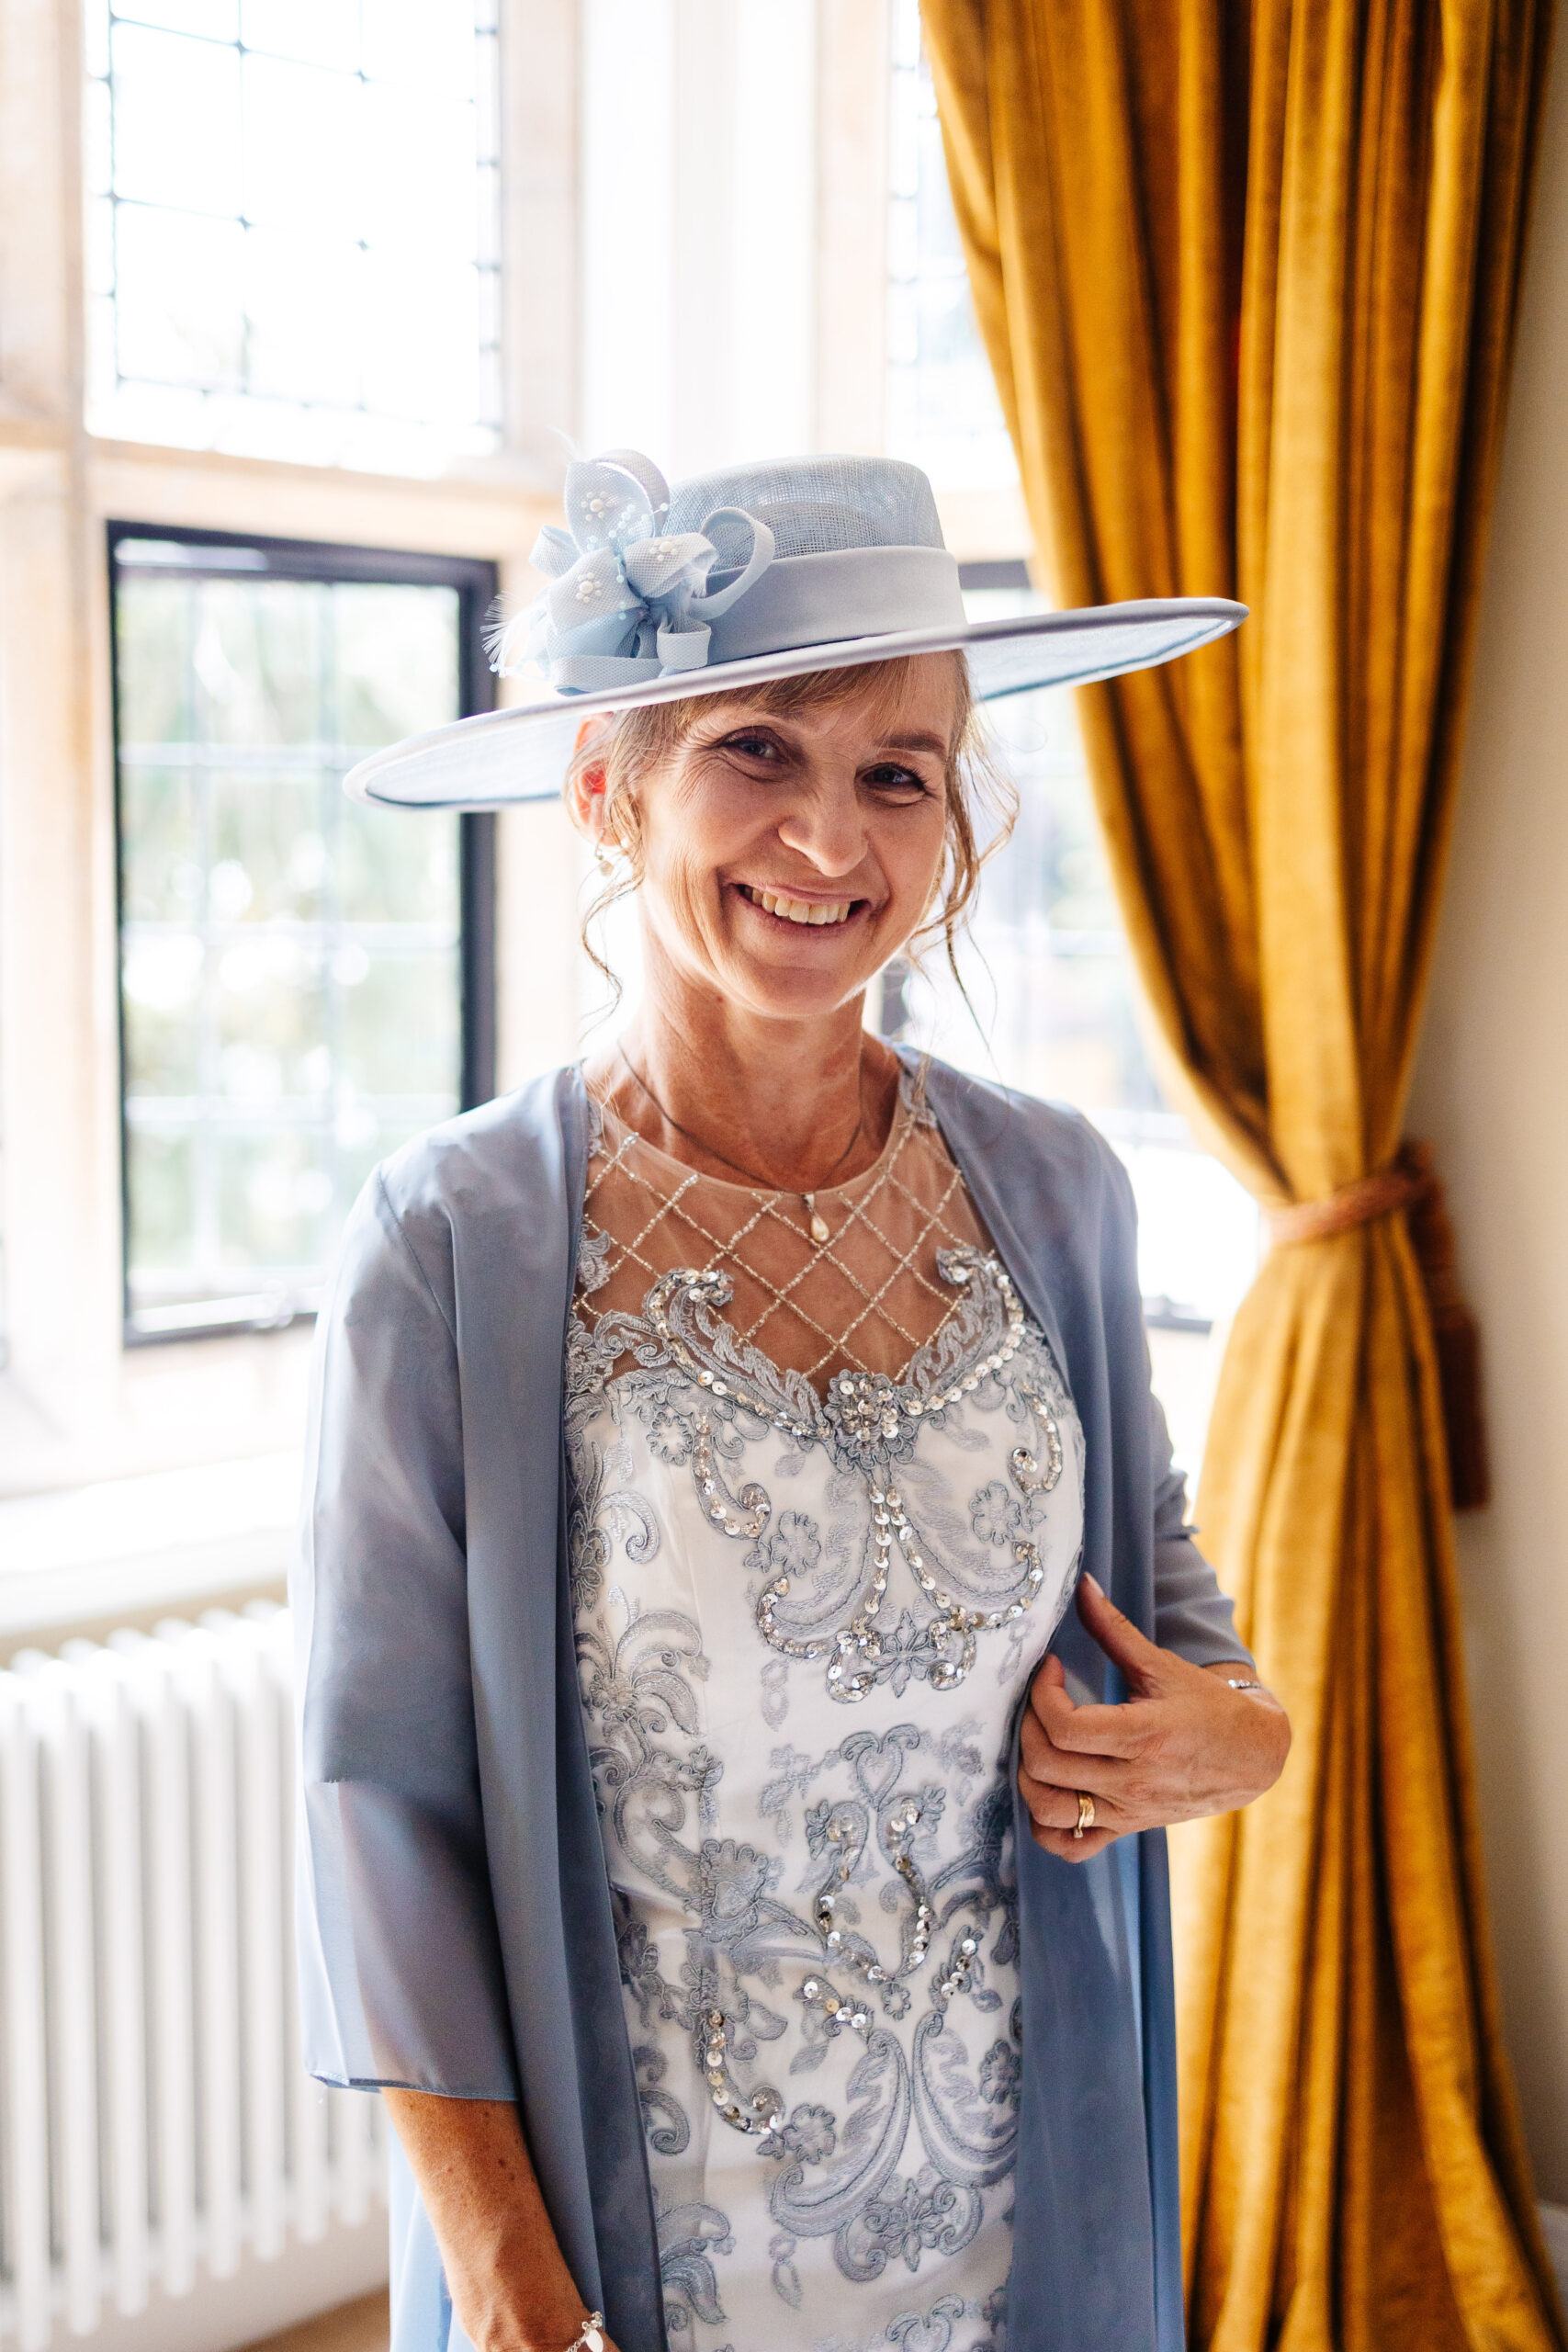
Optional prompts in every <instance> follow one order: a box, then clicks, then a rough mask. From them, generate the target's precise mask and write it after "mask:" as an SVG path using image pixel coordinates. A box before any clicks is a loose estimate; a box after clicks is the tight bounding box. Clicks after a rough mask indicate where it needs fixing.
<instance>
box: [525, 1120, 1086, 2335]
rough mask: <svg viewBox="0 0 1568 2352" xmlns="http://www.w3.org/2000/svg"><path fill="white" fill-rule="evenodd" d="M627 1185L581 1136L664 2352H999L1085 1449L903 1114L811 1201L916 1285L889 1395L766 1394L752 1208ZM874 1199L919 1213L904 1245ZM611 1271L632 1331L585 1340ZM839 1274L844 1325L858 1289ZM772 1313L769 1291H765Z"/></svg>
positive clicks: (650, 1168)
mask: <svg viewBox="0 0 1568 2352" xmlns="http://www.w3.org/2000/svg"><path fill="white" fill-rule="evenodd" d="M631 1157H633V1152H632V1150H631V1148H629V1147H628V1146H627V1145H626V1141H625V1138H624V1137H623V1136H617V1135H616V1134H615V1131H614V1130H613V1129H612V1128H611V1127H610V1125H609V1122H608V1121H606V1122H605V1123H604V1127H596V1129H595V1133H594V1136H593V1139H592V1160H591V1179H590V1196H591V1200H590V1205H591V1211H592V1210H596V1209H597V1208H598V1207H599V1206H600V1205H601V1204H603V1206H604V1213H605V1214H604V1223H603V1224H600V1222H599V1220H598V1217H597V1216H593V1215H591V1217H590V1222H589V1227H588V1229H587V1231H586V1234H585V1239H584V1246H583V1251H582V1258H581V1268H580V1277H579V1297H578V1302H577V1309H576V1312H575V1313H574V1316H573V1317H572V1321H571V1326H570V1332H569V1339H568V1359H569V1362H568V1446H569V1456H570V1472H571V1493H570V1514H571V1515H570V1560H571V1570H572V1579H573V1600H574V1607H575V1611H576V1624H577V1647H578V1658H579V1668H580V1675H581V1690H582V1696H583V1705H584V1711H585V1716H586V1721H587V1724H588V1729H589V1739H590V1747H591V1753H592V1764H593V1771H594V1779H595V1786H596V1789H597V1792H598V1796H599V1802H600V1807H601V1813H602V1818H603V1826H604V1845H605V1853H606V1859H607V1862H608V1867H609V1874H610V1879H611V1884H612V1891H613V1897H614V1901H615V1907H616V1917H617V1928H618V1934H619V1940H620V1950H621V1964H622V1977H623V1985H624V1994H625V1999H626V2016H627V2021H628V2026H629V2029H630V2032H631V2040H632V2047H633V2053H634V2060H635V2064H636V2066H637V2079H638V2083H639V2086H640V2088H641V2093H642V2099H643V2108H644V2115H645V2120H646V2127H647V2136H648V2149H649V2168H650V2174H651V2178H652V2183H653V2189H654V2198H655V2205H656V2210H657V2214H658V2222H659V2233H660V2259H661V2267H662V2273H663V2282H664V2293H665V2305H666V2316H667V2324H668V2328H669V2334H670V2340H671V2346H672V2347H673V2348H674V2352H797V2347H798V2352H806V2347H807V2346H811V2347H818V2346H821V2347H824V2348H825V2347H829V2346H831V2347H832V2348H833V2352H884V2347H886V2352H893V2347H895V2346H897V2347H900V2352H914V2348H915V2347H919V2352H925V2347H931V2352H1002V2346H1003V2345H1004V2342H1005V2314H1006V2291H1007V2278H1008V2272H1009V2267H1010V2251H1011V2246H1010V2234H1011V2215H1010V2205H1011V2196H1010V2176H1011V2172H1012V2168H1013V2157H1014V2150H1015V2146H1016V2139H1017V2120H1018V2112H1017V2101H1018V2087H1019V2080H1020V2073H1021V2062H1020V2024H1019V1996H1018V1980H1017V1934H1016V1924H1015V1917H1014V1911H1013V1905H1012V1885H1013V1873H1012V1852H1011V1811H1010V1789H1009V1785H1008V1770H1009V1766H1008V1752H1009V1747H1010V1731H1011V1724H1012V1720H1013V1716H1014V1713H1015V1710H1016V1706H1017V1703H1018V1702H1019V1700H1020V1698H1021V1695H1022V1693H1023V1691H1024V1690H1025V1688H1026V1686H1027V1682H1028V1679H1029V1677H1030V1675H1031V1673H1032V1670H1033V1668H1034V1667H1035V1665H1036V1664H1037V1663H1038V1660H1039V1657H1040V1656H1041V1654H1042V1653H1043V1649H1044V1647H1045V1645H1046V1643H1047V1641H1048V1640H1049V1638H1050V1634H1051V1633H1052V1631H1053V1630H1054V1628H1055V1623H1056V1622H1057V1621H1058V1619H1059V1617H1060V1615H1061V1612H1062V1611H1063V1610H1064V1608H1065V1607H1066V1602H1067V1600H1068V1597H1069V1595H1070V1592H1071V1589H1072V1584H1073V1580H1074V1577H1075V1575H1076V1569H1077V1557H1078V1551H1079V1544H1080V1540H1081V1532H1082V1468H1083V1462H1082V1455H1083V1441H1082V1434H1081V1430H1080V1429H1079V1425H1078V1421H1077V1415H1076V1413H1075V1411H1074V1409H1073V1406H1072V1401H1071V1398H1070V1397H1069V1396H1068V1394H1067V1392H1066V1387H1065V1385H1064V1383H1063V1381H1062V1379H1061V1376H1060V1374H1059V1372H1058V1370H1057V1368H1056V1365H1055V1362H1054V1360H1053V1358H1052V1355H1051V1351H1050V1349H1049V1347H1048V1345H1047V1343H1046V1341H1045V1340H1044V1338H1043V1334H1042V1333H1041V1332H1040V1331H1039V1329H1037V1328H1036V1327H1035V1325H1034V1324H1033V1322H1032V1319H1031V1318H1030V1317H1028V1316H1027V1314H1026V1313H1025V1311H1024V1309H1023V1307H1022V1306H1021V1302H1020V1301H1019V1299H1018V1297H1017V1295H1016V1294H1015V1292H1014V1290H1013V1288H1012V1285H1011V1283H1010V1279H1009V1277H1008V1275H1007V1272H1006V1270H1005V1268H1003V1267H1002V1266H1001V1264H1000V1262H999V1261H998V1259H997V1258H996V1257H995V1255H994V1253H993V1252H992V1251H991V1250H990V1249H989V1248H988V1246H987V1243H986V1237H985V1236H984V1233H983V1231H982V1230H981V1229H980V1227H979V1226H978V1221H977V1219H976V1217H975V1216H974V1212H973V1209H972V1206H971V1205H970V1204H968V1203H967V1196H966V1195H962V1197H960V1196H959V1195H958V1194H955V1193H954V1192H953V1189H952V1188H953V1185H954V1184H957V1182H958V1180H957V1175H956V1170H953V1168H952V1163H951V1161H950V1160H948V1159H947V1156H946V1152H945V1147H944V1146H942V1142H941V1138H940V1136H938V1135H937V1134H936V1132H935V1130H934V1128H933V1127H931V1125H930V1123H929V1121H922V1120H921V1117H920V1114H919V1105H918V1103H911V1102H910V1101H909V1100H908V1097H906V1100H905V1102H904V1103H902V1105H901V1106H900V1113H899V1118H898V1121H897V1123H896V1127H895V1133H894V1135H893V1136H892V1137H890V1140H889V1147H888V1152H887V1153H886V1154H885V1155H884V1156H883V1160H882V1161H881V1162H879V1166H878V1169H877V1170H873V1171H871V1175H870V1177H869V1178H863V1179H861V1180H858V1191H857V1187H854V1186H846V1187H844V1188H842V1193H841V1196H840V1195H839V1194H829V1193H823V1194H819V1195H818V1203H817V1204H818V1208H819V1209H821V1210H822V1211H823V1213H824V1214H825V1216H826V1217H827V1219H828V1221H829V1224H830V1225H831V1226H833V1227H834V1228H835V1234H836V1238H839V1239H840V1240H842V1238H843V1237H844V1236H846V1235H849V1234H851V1231H852V1227H856V1225H857V1218H856V1216H855V1213H854V1212H855V1207H856V1202H857V1200H859V1201H862V1202H863V1201H864V1200H865V1199H866V1198H867V1197H870V1198H872V1199H873V1200H874V1201H877V1202H880V1203H881V1204H882V1205H881V1207H879V1208H877V1209H875V1210H874V1212H873V1214H874V1217H875V1219H876V1220H877V1230H878V1231H879V1232H880V1233H881V1234H882V1236H883V1238H884V1239H886V1244H887V1250H888V1253H889V1259H890V1260H892V1259H901V1258H903V1257H905V1256H906V1255H908V1256H910V1257H911V1258H916V1259H918V1258H920V1255H921V1252H922V1250H923V1253H924V1256H923V1260H922V1272H921V1279H922V1280H923V1281H924V1282H925V1283H927V1286H928V1287H929V1289H930V1292H931V1298H930V1301H929V1302H928V1303H927V1304H926V1307H925V1320H926V1321H927V1323H928V1326H929V1329H928V1330H927V1333H926V1336H925V1337H924V1338H922V1339H918V1340H916V1342H915V1344H914V1345H913V1346H912V1347H911V1348H910V1350H909V1352H908V1356H907V1358H906V1359H905V1360H904V1361H903V1363H901V1364H898V1365H897V1368H896V1370H895V1371H890V1370H887V1369H885V1368H882V1365H881V1364H879V1363H877V1361H876V1359H877V1357H878V1354H879V1353H880V1354H881V1356H882V1358H883V1362H884V1363H886V1361H887V1360H888V1357H889V1354H890V1352H893V1353H896V1351H897V1345H898V1344H899V1343H898V1342H897V1340H896V1339H895V1340H888V1341H887V1342H886V1345H884V1344H883V1343H882V1341H881V1340H880V1339H879V1338H878V1337H876V1336H874V1335H873V1334H870V1333H868V1332H867V1331H866V1330H865V1329H864V1328H863V1327H862V1329H861V1331H860V1335H859V1336H860V1337H861V1339H862V1341H863V1345H862V1347H861V1349H860V1350H859V1351H856V1350H855V1349H854V1348H852V1347H847V1346H843V1345H842V1344H841V1343H840V1344H839V1345H838V1346H837V1347H836V1348H834V1347H831V1346H830V1347H829V1366H830V1368H828V1367H824V1366H823V1365H822V1364H821V1363H818V1362H817V1360H816V1357H815V1356H813V1355H812V1354H811V1352H810V1347H815V1345H816V1342H815V1341H812V1342H811V1343H810V1347H807V1345H805V1344H804V1343H803V1342H801V1340H800V1334H799V1333H798V1331H797V1332H796V1333H795V1341H796V1344H795V1348H794V1352H795V1355H796V1357H797V1358H799V1357H800V1356H801V1355H803V1354H804V1355H806V1357H807V1363H808V1367H809V1368H808V1369H807V1370H798V1369H797V1370H791V1369H786V1368H782V1367H781V1366H780V1364H779V1363H776V1362H775V1361H774V1360H773V1357H772V1355H771V1354H770V1353H769V1352H768V1351H766V1350H765V1349H763V1348H761V1347H760V1346H758V1345H757V1344H756V1341H755V1339H754V1338H753V1337H751V1336H749V1335H748V1331H747V1327H746V1323H745V1322H742V1323H741V1324H740V1325H739V1328H738V1327H737V1323H736V1321H735V1320H733V1319H731V1316H730V1315H729V1314H727V1309H731V1308H732V1306H733V1303H734V1301H735V1299H736V1295H737V1292H738V1290H739V1292H740V1293H741V1294H742V1295H743V1296H744V1295H746V1287H747V1281H748V1277H749V1275H750V1272H751V1269H750V1267H749V1266H748V1263H747V1260H746V1242H745V1239H744V1238H741V1240H740V1242H739V1248H737V1247H736V1237H737V1236H738V1235H740V1234H741V1233H742V1228H744V1227H746V1223H747V1218H748V1217H749V1216H751V1215H752V1209H751V1207H750V1204H749V1202H748V1200H747V1199H746V1197H745V1196H744V1188H739V1187H730V1186H718V1185H714V1186H713V1187H712V1188H711V1192H710V1193H708V1194H707V1195H706V1198H705V1197H704V1194H703V1190H702V1188H704V1187H706V1186H707V1185H708V1180H706V1179H702V1180H698V1182H697V1183H696V1184H694V1185H688V1184H687V1182H686V1180H687V1178H688V1177H689V1176H690V1172H691V1171H689V1170H686V1171H682V1170H679V1168H678V1166H677V1164H676V1163H674V1162H668V1161H664V1162H662V1163H660V1157H659V1156H658V1155H654V1154H651V1153H645V1154H643V1155H640V1159H641V1162H642V1164H641V1170H640V1174H641V1179H642V1180H643V1182H644V1185H645V1188H646V1187H649V1186H650V1187H651V1188H652V1189H651V1191H650V1192H649V1197H647V1198H645V1197H643V1194H642V1193H628V1194H626V1195H625V1196H624V1197H622V1198H621V1199H620V1202H619V1208H620V1210H621V1211H623V1212H625V1213H624V1214H618V1215H612V1214H611V1212H612V1211H613V1210H614V1209H615V1206H616V1203H615V1195H614V1193H613V1191H612V1189H611V1188H613V1186H614V1185H615V1181H616V1177H617V1175H618V1174H619V1173H621V1172H623V1171H625V1170H626V1162H627V1160H628V1159H630V1158H631ZM889 1167H892V1168H894V1169H895V1170H897V1169H899V1168H902V1170H903V1171H904V1179H905V1180H906V1181H907V1184H908V1190H909V1192H910V1193H913V1194H915V1195H918V1196H919V1200H920V1202H921V1203H922V1204H923V1205H922V1206H921V1207H920V1209H919V1214H916V1213H915V1212H914V1211H909V1212H908V1214H907V1215H906V1216H905V1218H904V1225H903V1226H900V1224H899V1221H898V1217H897V1216H890V1215H888V1214H886V1201H887V1194H888V1191H889V1182H888V1177H887V1170H888V1168H889ZM606 1170H609V1171H610V1173H609V1182H608V1184H606V1182H605V1171H606ZM596 1180H597V1189H596V1188H595V1187H596ZM627 1181H628V1182H630V1179H629V1178H628V1180H627ZM653 1191H657V1192H661V1193H662V1194H663V1196H664V1197H665V1198H666V1199H668V1197H669V1196H670V1195H671V1194H672V1193H680V1195H681V1198H682V1204H683V1208H684V1211H685V1213H686V1216H687V1222H686V1223H685V1224H684V1225H682V1227H681V1229H680V1231H679V1234H678V1235H677V1234H666V1235H665V1236H664V1237H662V1238H664V1240H665V1245H666V1248H667V1249H669V1248H671V1247H673V1245H674V1242H675V1240H676V1239H677V1238H678V1239H680V1240H682V1241H689V1240H690V1239H691V1238H692V1232H693V1228H692V1227H691V1223H690V1219H691V1218H692V1217H695V1218H697V1219H698V1220H699V1221H700V1223H701V1225H702V1228H703V1230H705V1231H706V1230H707V1228H708V1227H712V1228H714V1230H713V1231H712V1232H711V1233H710V1234H709V1240H710V1243H711V1244H712V1245H713V1246H711V1247H710V1248H709V1249H708V1250H707V1251H706V1254H705V1259H704V1261H703V1262H701V1263H688V1264H683V1265H669V1264H666V1265H663V1266H660V1265H659V1264H658V1262H657V1256H656V1254H655V1252H654V1250H653V1248H652V1246H651V1243H650V1227H649V1216H651V1213H652V1192H653ZM607 1193H610V1197H608V1198H607V1197H606V1194H607ZM730 1195H737V1196H739V1197H734V1198H730V1197H716V1196H730ZM758 1197H760V1196H758V1195H752V1196H751V1199H752V1200H753V1201H754V1200H755V1199H757V1198H758ZM774 1197H777V1198H778V1199H780V1200H787V1197H788V1196H774ZM798 1200H799V1196H794V1214H795V1216H799V1208H798ZM938 1201H940V1202H941V1204H942V1207H941V1209H940V1211H939V1213H938V1214H937V1215H936V1216H928V1215H927V1211H928V1210H929V1209H930V1207H931V1204H932V1203H933V1202H938ZM790 1214H791V1210H790V1208H789V1207H788V1206H786V1207H785V1209H784V1210H783V1211H782V1212H781V1217H787V1216H789V1215H790ZM900 1214H903V1213H902V1212H900ZM802 1222H804V1220H802ZM917 1228H919V1234H918V1239H915V1240H914V1241H913V1242H911V1234H912V1233H914V1232H915V1230H916V1229H917ZM751 1229H752V1230H755V1227H752V1228H751ZM628 1236H629V1237H630V1238H631V1239H632V1241H633V1244H634V1249H635V1250H636V1252H637V1257H638V1258H639V1259H640V1260H641V1261H642V1262H641V1263H640V1265H639V1268H638V1272H639V1273H640V1274H643V1275H647V1276H648V1279H647V1281H646V1284H645V1286H644V1288H643V1293H642V1299H641V1305H640V1308H638V1309H636V1310H634V1309H633V1308H632V1307H631V1306H627V1305H616V1306H610V1307H609V1308H607V1309H605V1310H604V1311H601V1312H599V1313H598V1314H597V1315H595V1314H594V1313H593V1309H594V1307H595V1306H597V1305H599V1304H600V1302H601V1301H602V1300H603V1299H604V1295H605V1294H606V1293H607V1292H610V1291H611V1290H612V1288H614V1291H615V1295H617V1296H618V1297H620V1298H622V1299H625V1298H626V1296H627V1284H626V1279H625V1276H624V1272H623V1277H622V1279H621V1280H620V1282H619V1283H615V1284H614V1285H612V1280H611V1273H612V1269H613V1268H614V1267H615V1265H616V1263H617V1261H619V1263H620V1265H621V1267H622V1268H623V1270H624V1267H625V1263H626V1249H625V1243H626V1238H627V1237H628ZM693 1254H694V1255H695V1252H694V1253H693ZM848 1254H852V1256H853V1259H854V1262H855V1264H856V1266H857V1269H858V1279H859V1281H860V1283H861V1287H862V1289H863V1291H864V1292H865V1294H866V1295H874V1294H875V1292H876V1290H877V1287H878V1284H879V1283H880V1282H881V1279H882V1275H883V1272H884V1267H883V1263H882V1261H880V1260H876V1261H874V1262H873V1258H872V1256H870V1255H868V1253H866V1252H864V1251H861V1250H858V1245H857V1247H856V1250H855V1251H854V1252H852V1253H848ZM787 1278H788V1270H787V1269H781V1267H780V1266H779V1264H778V1262H777V1261H776V1259H775V1260H771V1261H766V1263H765V1266H764V1272H763V1276H762V1289H763V1292H764V1293H765V1292H766V1291H767V1290H768V1289H769V1288H770V1287H771V1288H773V1289H782V1288H783V1287H784V1282H785V1281H786V1280H787ZM755 1288H756V1286H755V1283H754V1282H753V1283H752V1293H753V1295H752V1296H751V1297H750V1302H749V1303H750V1305H751V1306H753V1307H754V1306H756V1304H757V1300H756V1295H754V1294H755ZM793 1295H798V1287H797V1290H796V1292H795V1294H793ZM909 1295H910V1294H909V1291H908V1284H907V1283H906V1284H905V1285H904V1287H903V1289H901V1290H899V1291H898V1292H897V1293H895V1294H893V1296H892V1299H891V1301H890V1304H891V1305H892V1306H893V1307H894V1309H895V1310H896V1311H897V1309H898V1306H899V1303H900V1301H906V1300H907V1299H908V1296H909ZM768 1311H769V1312H770V1313H771V1312H773V1310H772V1309H769V1310H768ZM858 1311H859V1310H857V1312H858ZM814 1313H815V1310H814V1309H811V1308H809V1307H808V1309H807V1318H806V1319H807V1320H812V1319H813V1317H814ZM755 1319H756V1317H755V1316H754V1315H753V1316H752V1317H750V1320H752V1321H753V1322H754V1321H755ZM763 1319H764V1320H765V1319H766V1318H765V1317H764V1318H763ZM846 1319H847V1318H846ZM905 1319H906V1321H907V1320H908V1318H905ZM776 1328H778V1326H777V1322H776V1320H775V1329H776ZM823 1336H824V1339H825V1340H830V1339H831V1334H830V1332H829V1331H828V1330H824V1332H823ZM834 1355H837V1356H838V1358H839V1359H840V1360H839V1361H838V1362H837V1363H833V1362H832V1359H833V1357H834ZM813 1375H815V1377H814V1376H813ZM824 1390H825V1393H824Z"/></svg>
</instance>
